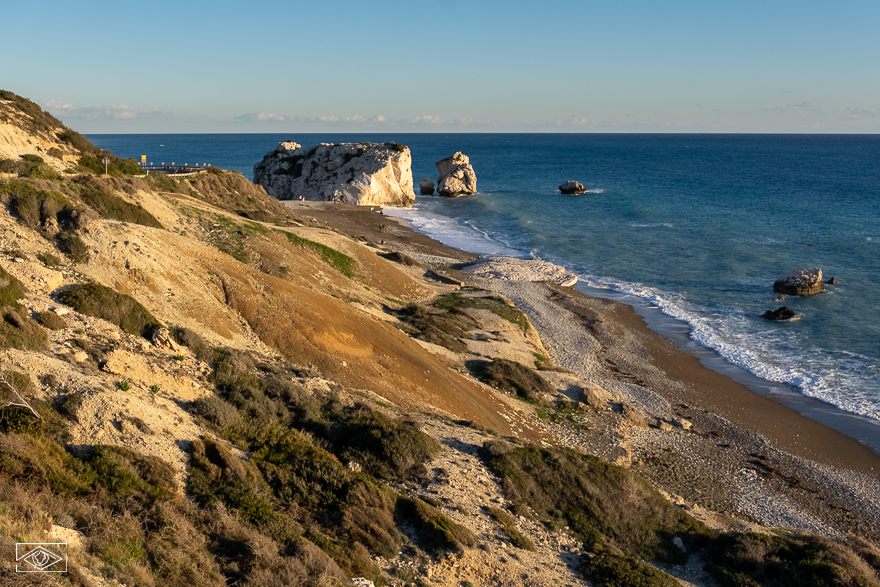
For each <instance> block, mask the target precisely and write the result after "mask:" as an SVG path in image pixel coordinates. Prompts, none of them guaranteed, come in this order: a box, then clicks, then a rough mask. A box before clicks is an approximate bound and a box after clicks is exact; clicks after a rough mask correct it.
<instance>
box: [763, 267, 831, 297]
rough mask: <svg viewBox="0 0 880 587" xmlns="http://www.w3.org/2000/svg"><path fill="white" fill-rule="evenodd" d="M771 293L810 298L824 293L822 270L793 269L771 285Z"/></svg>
mask: <svg viewBox="0 0 880 587" xmlns="http://www.w3.org/2000/svg"><path fill="white" fill-rule="evenodd" d="M773 291H775V292H777V293H781V294H787V295H790V296H811V295H814V294H818V293H822V292H823V291H825V285H824V284H823V283H822V270H821V269H819V268H818V267H813V268H805V269H795V270H794V271H792V272H791V273H786V274H785V275H782V276H781V277H780V278H779V279H777V280H776V281H775V282H774V283H773Z"/></svg>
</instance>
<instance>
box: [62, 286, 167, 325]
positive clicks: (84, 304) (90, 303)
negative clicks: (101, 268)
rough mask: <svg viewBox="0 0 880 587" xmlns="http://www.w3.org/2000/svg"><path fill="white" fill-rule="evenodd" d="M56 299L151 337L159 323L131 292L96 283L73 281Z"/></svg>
mask: <svg viewBox="0 0 880 587" xmlns="http://www.w3.org/2000/svg"><path fill="white" fill-rule="evenodd" d="M58 299H59V300H60V301H61V302H62V303H63V304H67V305H68V306H70V307H72V308H73V309H75V310H76V311H77V312H80V313H81V314H86V315H88V316H94V317H96V318H102V319H104V320H106V321H108V322H110V323H112V324H115V325H117V326H119V327H120V328H122V330H124V331H125V332H127V333H129V334H134V335H140V336H143V337H144V338H147V339H151V338H152V336H153V333H154V332H155V331H156V330H158V329H159V328H161V327H162V324H161V323H160V322H159V321H158V320H156V318H154V317H153V315H152V314H150V312H149V311H147V309H146V308H144V307H143V306H142V305H141V304H140V303H139V302H138V301H137V300H135V299H134V298H133V297H131V296H127V295H125V294H121V293H119V292H117V291H116V290H114V289H112V288H109V287H107V286H104V285H100V284H98V283H88V284H83V285H73V286H71V287H70V288H69V289H66V290H64V291H63V292H61V294H60V295H59V296H58Z"/></svg>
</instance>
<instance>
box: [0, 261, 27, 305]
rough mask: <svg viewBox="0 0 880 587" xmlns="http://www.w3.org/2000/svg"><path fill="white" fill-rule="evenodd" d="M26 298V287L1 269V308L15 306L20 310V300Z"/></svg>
mask: <svg viewBox="0 0 880 587" xmlns="http://www.w3.org/2000/svg"><path fill="white" fill-rule="evenodd" d="M24 296H25V289H24V285H22V283H21V282H20V281H19V280H18V279H16V278H15V277H13V276H12V274H10V273H9V272H8V271H6V270H5V269H3V267H0V308H2V307H6V306H13V307H16V308H20V307H21V304H19V303H18V300H20V299H22V298H23V297H24Z"/></svg>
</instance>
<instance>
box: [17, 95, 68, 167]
mask: <svg viewBox="0 0 880 587" xmlns="http://www.w3.org/2000/svg"><path fill="white" fill-rule="evenodd" d="M74 135H75V133H72V132H71V131H69V130H68V129H67V128H65V127H64V125H62V124H61V122H60V121H59V120H58V119H56V118H55V117H53V116H52V115H50V114H48V113H47V112H43V111H42V110H41V109H40V108H39V106H37V105H36V104H34V103H33V102H31V101H30V100H27V99H25V98H22V97H20V96H16V95H15V94H13V93H12V92H7V91H5V90H0V159H7V160H18V159H19V158H21V157H22V156H27V155H35V156H38V157H40V158H41V159H42V160H43V161H45V162H46V163H47V164H48V165H50V166H51V167H52V168H54V169H55V170H57V171H65V170H67V169H69V168H70V167H71V166H72V165H75V163H76V161H77V160H78V159H79V157H80V155H81V153H80V152H79V149H77V147H76V146H75V145H74V144H72V143H73V142H75V141H71V138H72V137H73V136H74Z"/></svg>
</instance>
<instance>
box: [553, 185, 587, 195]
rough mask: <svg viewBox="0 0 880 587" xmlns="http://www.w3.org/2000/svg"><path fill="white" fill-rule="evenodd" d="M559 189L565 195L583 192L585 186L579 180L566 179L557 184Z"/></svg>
mask: <svg viewBox="0 0 880 587" xmlns="http://www.w3.org/2000/svg"><path fill="white" fill-rule="evenodd" d="M559 191H560V192H562V193H563V194H565V195H567V196H570V195H575V194H583V193H585V192H586V191H587V188H585V187H584V184H582V183H581V182H579V181H567V182H565V183H564V184H562V185H561V186H559Z"/></svg>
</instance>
